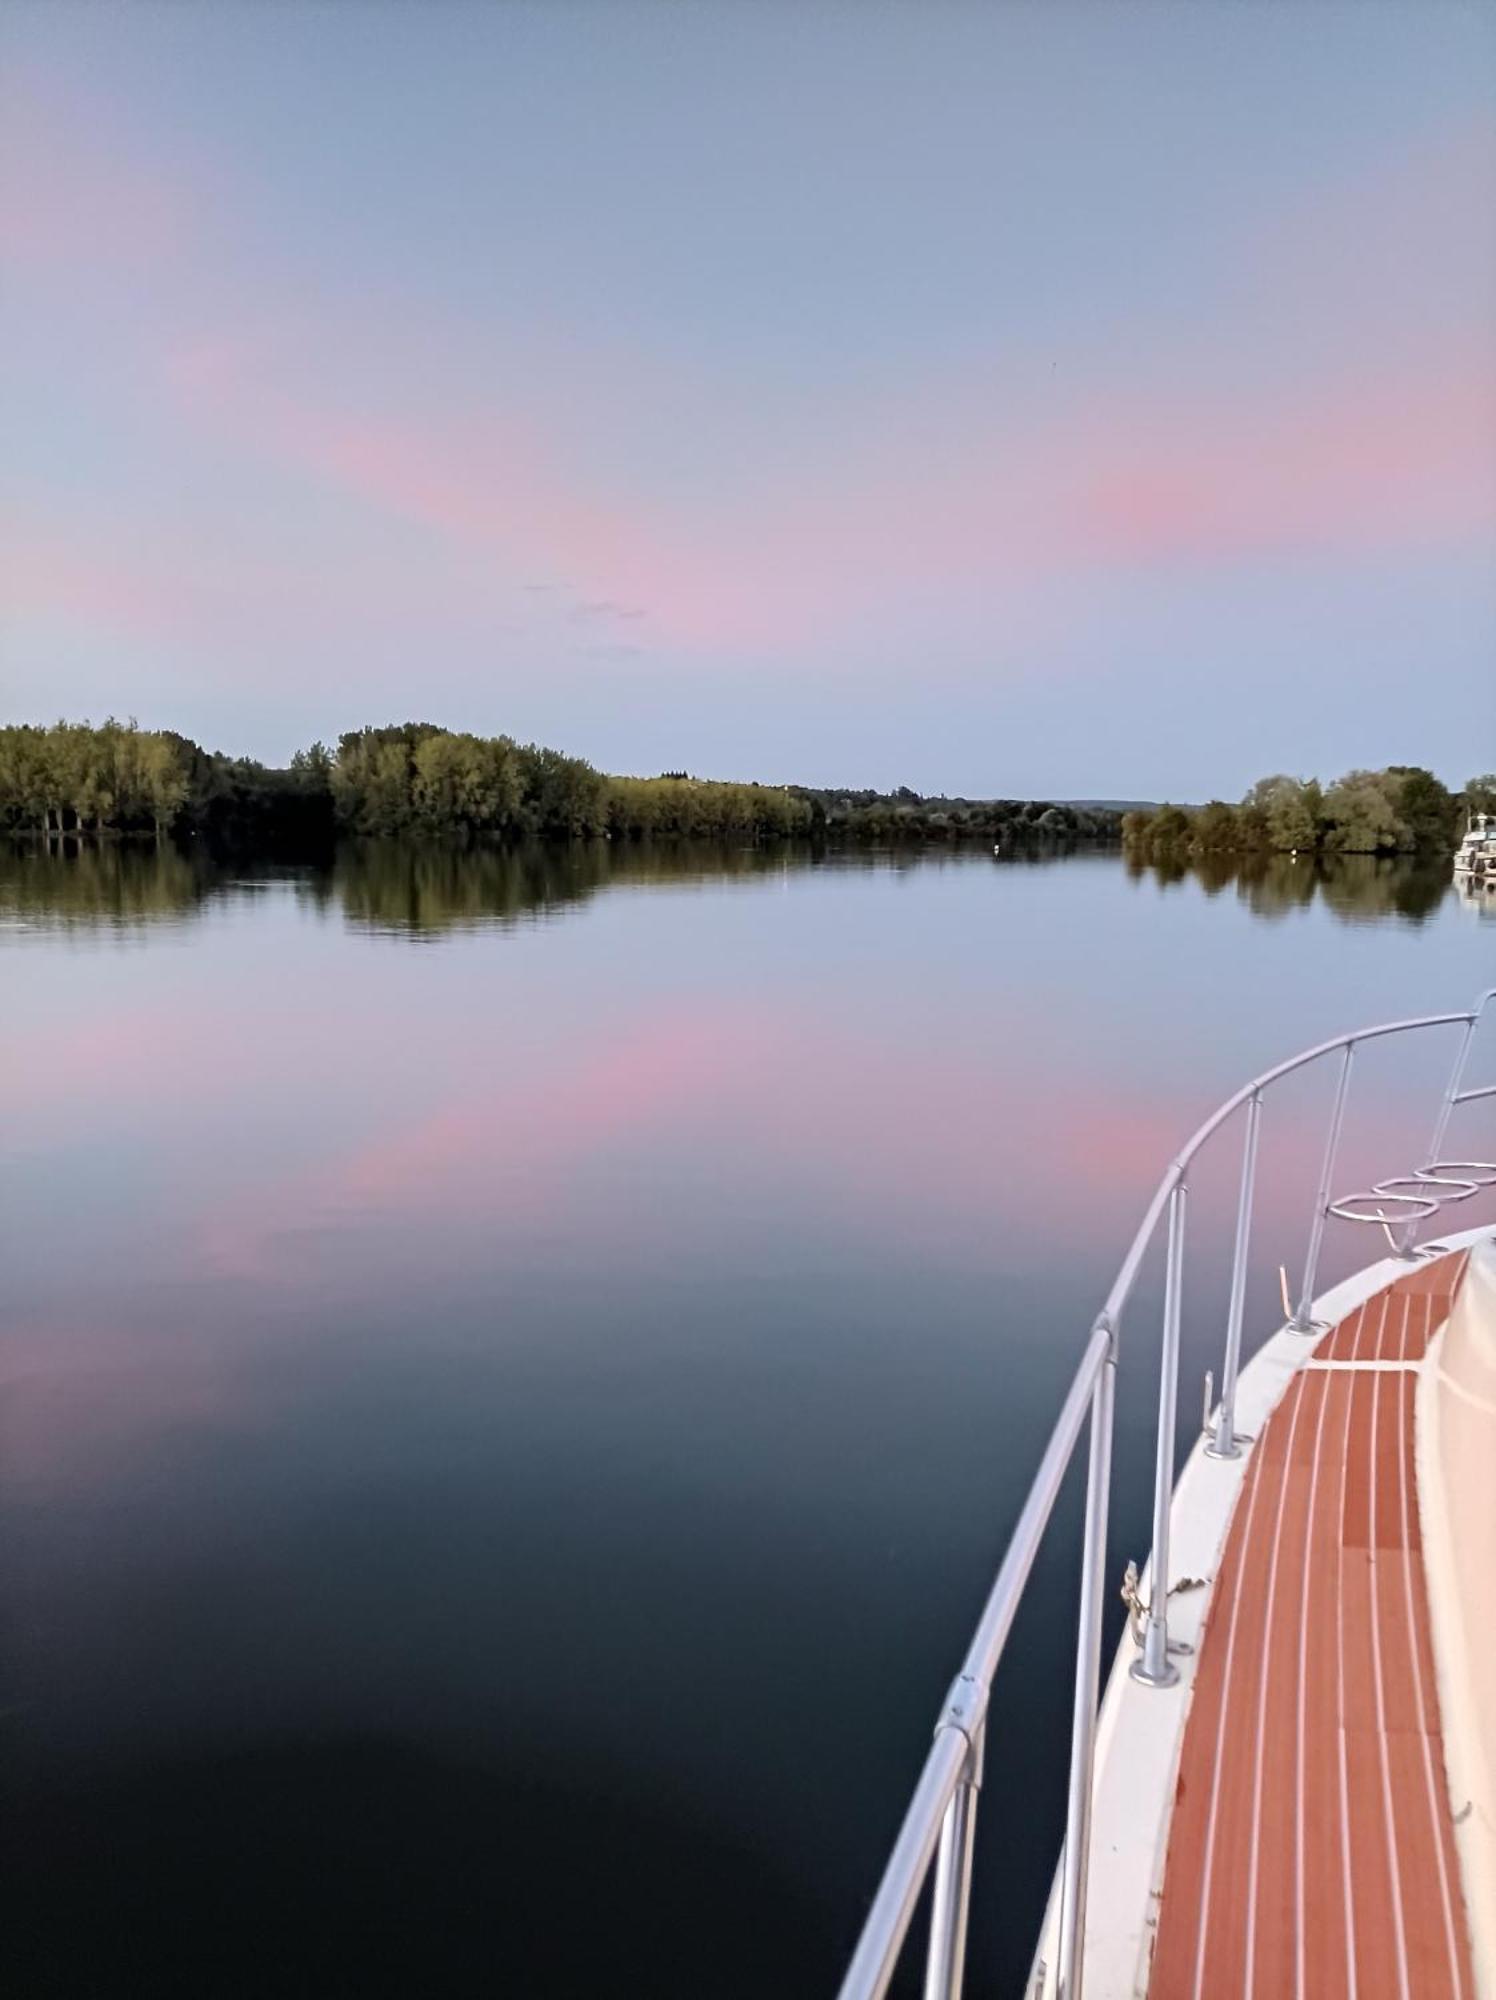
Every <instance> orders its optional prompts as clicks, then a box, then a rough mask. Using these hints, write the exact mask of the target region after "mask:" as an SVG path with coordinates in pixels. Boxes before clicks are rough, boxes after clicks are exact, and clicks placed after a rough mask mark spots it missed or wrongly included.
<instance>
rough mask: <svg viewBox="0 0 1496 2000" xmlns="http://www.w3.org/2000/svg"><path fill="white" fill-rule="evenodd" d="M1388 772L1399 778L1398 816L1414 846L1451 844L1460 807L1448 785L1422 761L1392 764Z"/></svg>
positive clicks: (1397, 793) (1397, 795)
mask: <svg viewBox="0 0 1496 2000" xmlns="http://www.w3.org/2000/svg"><path fill="white" fill-rule="evenodd" d="M1387 776H1388V777H1390V778H1396V779H1397V780H1398V781H1399V783H1398V785H1397V788H1396V806H1397V816H1398V818H1399V819H1400V820H1401V821H1402V823H1403V825H1404V826H1406V828H1407V829H1408V832H1409V834H1410V835H1411V837H1412V843H1413V846H1414V847H1415V848H1424V849H1427V848H1435V847H1445V846H1447V845H1448V844H1449V838H1450V835H1451V833H1452V832H1454V831H1455V829H1456V828H1457V827H1458V826H1459V820H1460V815H1459V808H1458V806H1457V805H1456V804H1455V800H1454V797H1453V795H1452V793H1451V792H1450V791H1449V790H1448V789H1447V787H1446V786H1444V785H1441V784H1440V783H1439V780H1438V779H1437V778H1436V777H1435V776H1434V774H1433V772H1432V771H1425V770H1424V769H1423V768H1422V766H1421V765H1418V764H1390V765H1389V766H1388V767H1387Z"/></svg>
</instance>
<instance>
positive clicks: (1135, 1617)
mask: <svg viewBox="0 0 1496 2000" xmlns="http://www.w3.org/2000/svg"><path fill="white" fill-rule="evenodd" d="M1209 1581H1210V1579H1209V1578H1208V1577H1204V1576H1182V1577H1180V1579H1179V1581H1178V1583H1176V1584H1175V1585H1174V1586H1173V1588H1172V1589H1171V1590H1170V1592H1169V1596H1170V1597H1178V1596H1179V1594H1180V1592H1181V1591H1185V1590H1203V1589H1204V1588H1205V1586H1206V1584H1207V1583H1208V1582H1209ZM1122 1602H1123V1603H1124V1604H1125V1605H1126V1606H1127V1629H1128V1630H1129V1631H1130V1632H1131V1634H1132V1641H1133V1644H1134V1645H1135V1646H1141V1645H1142V1643H1143V1625H1144V1623H1145V1621H1146V1620H1147V1617H1148V1613H1149V1612H1150V1611H1151V1609H1152V1606H1151V1605H1149V1604H1147V1603H1145V1602H1144V1599H1143V1595H1142V1592H1141V1591H1140V1590H1139V1588H1138V1566H1137V1564H1136V1563H1135V1562H1129V1563H1128V1565H1127V1567H1126V1569H1125V1570H1124V1571H1123V1572H1122Z"/></svg>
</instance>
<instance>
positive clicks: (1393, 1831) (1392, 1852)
mask: <svg viewBox="0 0 1496 2000" xmlns="http://www.w3.org/2000/svg"><path fill="white" fill-rule="evenodd" d="M1381 1409H1382V1383H1381V1378H1380V1376H1378V1377H1376V1378H1375V1379H1374V1380H1373V1381H1372V1385H1371V1473H1370V1478H1369V1479H1368V1482H1367V1484H1368V1487H1369V1489H1370V1491H1369V1495H1368V1498H1369V1501H1370V1510H1371V1518H1370V1524H1369V1528H1368V1533H1367V1540H1368V1543H1369V1545H1370V1546H1369V1547H1368V1550H1367V1560H1368V1564H1369V1568H1370V1574H1371V1595H1370V1603H1369V1611H1370V1625H1371V1677H1372V1684H1373V1686H1374V1687H1375V1689H1376V1704H1377V1751H1378V1755H1379V1760H1380V1762H1381V1766H1382V1818H1383V1822H1384V1824H1385V1827H1386V1831H1387V1862H1388V1866H1389V1869H1390V1871H1391V1877H1392V1930H1393V1935H1394V1936H1395V1937H1396V1939H1397V1978H1398V1987H1399V1990H1400V1991H1401V1993H1402V1996H1403V2000H1408V1941H1407V1937H1406V1935H1405V1933H1404V1927H1403V1892H1402V1870H1401V1869H1400V1868H1399V1866H1398V1856H1397V1818H1396V1813H1395V1811H1394V1809H1393V1804H1392V1760H1391V1758H1390V1757H1389V1755H1388V1753H1387V1691H1386V1686H1385V1683H1384V1681H1383V1678H1382V1630H1381V1620H1380V1618H1379V1617H1378V1615H1377V1606H1378V1599H1379V1598H1380V1595H1381V1579H1380V1577H1379V1576H1378V1575H1377V1444H1378V1435H1377V1434H1378V1430H1379V1428H1380V1419H1381Z"/></svg>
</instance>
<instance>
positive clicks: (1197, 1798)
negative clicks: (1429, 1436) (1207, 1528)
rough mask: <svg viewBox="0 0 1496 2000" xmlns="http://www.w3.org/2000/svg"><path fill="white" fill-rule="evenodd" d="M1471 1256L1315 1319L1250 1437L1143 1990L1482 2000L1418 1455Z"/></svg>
mask: <svg viewBox="0 0 1496 2000" xmlns="http://www.w3.org/2000/svg"><path fill="white" fill-rule="evenodd" d="M1464 1263H1465V1259H1464V1257H1463V1255H1461V1256H1458V1257H1446V1258H1444V1259H1442V1260H1440V1261H1439V1262H1437V1263H1434V1264H1429V1265H1425V1266H1423V1267H1421V1268H1420V1269H1418V1270H1416V1271H1414V1272H1412V1273H1411V1274H1410V1275H1409V1276H1408V1277H1406V1278H1403V1279H1400V1280H1399V1281H1398V1282H1397V1283H1396V1284H1395V1285H1393V1286H1391V1287H1390V1288H1389V1289H1388V1290H1387V1291H1385V1292H1381V1293H1379V1294H1377V1296H1376V1297H1374V1298H1373V1299H1371V1300H1370V1301H1369V1302H1368V1303H1367V1304H1366V1305H1365V1306H1363V1307H1361V1308H1360V1309H1359V1310H1358V1311H1357V1312H1355V1313H1353V1314H1351V1316H1350V1317H1349V1318H1348V1319H1346V1320H1344V1321H1342V1322H1341V1324H1340V1325H1338V1326H1336V1327H1334V1328H1332V1329H1331V1330H1330V1332H1328V1333H1327V1334H1325V1335H1323V1336H1322V1337H1321V1339H1320V1340H1319V1342H1318V1344H1317V1346H1316V1347H1315V1350H1314V1354H1313V1357H1312V1358H1311V1360H1310V1361H1309V1363H1308V1364H1307V1366H1306V1367H1304V1368H1303V1369H1302V1370H1301V1371H1300V1372H1299V1374H1298V1375H1297V1376H1296V1377H1295V1378H1294V1380H1293V1382H1292V1383H1291V1385H1290V1387H1289V1389H1288V1391H1287V1393H1286V1394H1285V1395H1284V1397H1283V1400H1282V1402H1281V1403H1280V1404H1279V1405H1278V1407H1277V1409H1276V1410H1275V1411H1274V1412H1273V1415H1272V1416H1271V1418H1270V1419H1269V1421H1268V1423H1267V1424H1266V1426H1265V1428H1264V1430H1263V1433H1262V1435H1261V1437H1260V1439H1259V1440H1258V1442H1257V1443H1256V1444H1255V1445H1254V1446H1253V1447H1252V1456H1251V1462H1250V1465H1249V1467H1248V1471H1247V1475H1246V1478H1245V1481H1244V1483H1243V1486H1242V1490H1241V1493H1240V1496H1239V1498H1238V1500H1237V1503H1236V1511H1235V1514H1234V1517H1233V1519H1232V1523H1231V1528H1230V1531H1229V1533H1228V1536H1227V1540H1226V1547H1225V1550H1224V1553H1223V1557H1222V1561H1221V1565H1220V1568H1219V1571H1218V1574H1217V1578H1216V1583H1215V1589H1214V1591H1213V1593H1212V1599H1211V1605H1210V1611H1209V1616H1208V1619H1207V1622H1206V1625H1205V1628H1204V1633H1203V1638H1202V1642H1201V1648H1200V1659H1199V1665H1198V1670H1197V1673H1196V1676H1195V1685H1194V1692H1193V1696H1192V1700H1191V1706H1190V1712H1189V1718H1188V1721H1187V1724H1186V1728H1185V1738H1184V1746H1183V1751H1182V1754H1181V1759H1180V1770H1179V1782H1178V1787H1177V1790H1176V1794H1175V1804H1174V1812H1173V1817H1172V1820H1171V1823H1170V1831H1169V1848H1168V1858H1167V1864H1166V1868H1165V1873H1164V1889H1163V1900H1162V1904H1161V1907H1160V1910H1159V1921H1158V1932H1157V1940H1156V1944H1155V1948H1154V1958H1153V1972H1152V1978H1151V1981H1150V1984H1149V1988H1148V1991H1149V1995H1150V2000H1186V1996H1187V2000H1285V1996H1290V1995H1293V1996H1298V2000H1342V1996H1343V1997H1344V2000H1381V1996H1383V1995H1386V1996H1388V2000H1445V1996H1449V2000H1473V1994H1474V1982H1473V1977H1472V1968H1471V1962H1470V1946H1469V1929H1468V1926H1467V1924H1466V1921H1465V1912H1464V1904H1463V1898H1462V1893H1461V1887H1460V1878H1459V1870H1458V1866H1457V1863H1456V1858H1455V1845H1454V1838H1453V1830H1452V1822H1451V1816H1450V1806H1449V1800H1448V1797H1447V1793H1446V1787H1445V1779H1444V1753H1443V1742H1442V1739H1441V1735H1440V1722H1439V1711H1438V1702H1437V1695H1436V1691H1435V1680H1434V1663H1433V1657H1432V1654H1431V1652H1430V1648H1429V1636H1428V1616H1427V1606H1426V1601H1425V1597H1424V1578H1423V1558H1422V1552H1421V1543H1420V1538H1419V1524H1418V1504H1417V1495H1416V1492H1415V1490H1414V1476H1413V1392H1414V1384H1415V1381H1416V1375H1417V1364H1418V1363H1419V1362H1420V1361H1421V1360H1422V1358H1423V1355H1424V1353H1425V1351H1426V1350H1427V1347H1428V1342H1429V1337H1430V1335H1431V1333H1432V1332H1433V1331H1434V1330H1435V1329H1436V1328H1437V1327H1438V1326H1439V1324H1440V1322H1441V1321H1442V1320H1443V1319H1444V1317H1445V1316H1446V1314H1447V1312H1448V1310H1449V1303H1450V1299H1451V1297H1452V1296H1453V1292H1454V1289H1455V1287H1456V1286H1457V1284H1458V1282H1459V1279H1460V1276H1461V1275H1462V1273H1463V1270H1464Z"/></svg>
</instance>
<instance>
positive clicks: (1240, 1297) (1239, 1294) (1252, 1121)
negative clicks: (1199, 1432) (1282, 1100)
mask: <svg viewBox="0 0 1496 2000" xmlns="http://www.w3.org/2000/svg"><path fill="white" fill-rule="evenodd" d="M1261 1123H1262V1092H1261V1091H1260V1090H1254V1091H1253V1092H1252V1095H1251V1096H1250V1097H1249V1098H1248V1100H1247V1136H1246V1138H1245V1139H1244V1140H1243V1141H1242V1149H1241V1192H1240V1193H1239V1194H1238V1196H1237V1198H1236V1249H1235V1250H1234V1251H1233V1253H1232V1257H1231V1302H1230V1304H1229V1305H1228V1307H1227V1309H1226V1359H1225V1362H1224V1364H1223V1365H1222V1368H1221V1407H1220V1409H1219V1410H1218V1411H1217V1412H1216V1427H1215V1436H1214V1437H1213V1438H1212V1439H1211V1440H1210V1443H1209V1444H1208V1445H1206V1447H1205V1450H1206V1453H1207V1455H1208V1456H1209V1457H1211V1458H1240V1456H1241V1446H1240V1445H1239V1444H1238V1443H1237V1441H1236V1377H1237V1372H1238V1370H1239V1368H1240V1366H1241V1323H1242V1315H1243V1312H1244V1310H1245V1308H1246V1302H1247V1257H1248V1251H1249V1246H1250V1244H1251V1240H1252V1196H1253V1193H1254V1191H1255V1186H1256V1180H1257V1132H1258V1127H1259V1126H1260V1125H1261Z"/></svg>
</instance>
